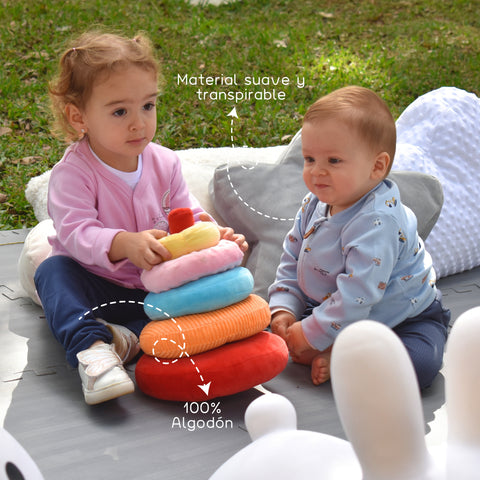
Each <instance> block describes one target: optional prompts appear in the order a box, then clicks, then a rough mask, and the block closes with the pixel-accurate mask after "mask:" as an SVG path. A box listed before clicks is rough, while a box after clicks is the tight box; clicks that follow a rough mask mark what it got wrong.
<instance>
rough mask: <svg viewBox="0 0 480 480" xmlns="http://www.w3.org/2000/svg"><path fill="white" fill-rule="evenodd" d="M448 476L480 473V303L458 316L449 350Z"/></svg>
mask: <svg viewBox="0 0 480 480" xmlns="http://www.w3.org/2000/svg"><path fill="white" fill-rule="evenodd" d="M445 399H446V404H447V415H448V442H447V444H448V450H447V478H448V479H449V480H450V479H452V480H467V479H472V480H473V479H477V478H479V475H480V307H476V308H472V309H471V310H468V311H467V312H465V313H463V314H462V315H460V317H458V319H457V320H456V321H455V323H454V324H453V327H452V331H451V332H450V336H449V338H448V343H447V350H446V354H445Z"/></svg>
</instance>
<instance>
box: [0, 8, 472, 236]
mask: <svg viewBox="0 0 480 480" xmlns="http://www.w3.org/2000/svg"><path fill="white" fill-rule="evenodd" d="M479 11H480V1H479V0H475V1H463V0H458V1H450V2H439V1H438V0H436V1H431V0H409V1H386V0H352V1H341V2H339V1H308V0H307V1H303V0H297V1H286V0H285V1H263V0H251V1H239V2H238V3H234V4H230V5H225V6H221V7H201V6H199V7H192V6H189V5H188V4H187V3H183V2H182V1H179V0H171V1H170V0H167V1H161V0H152V1H150V0H143V1H142V2H132V1H131V0H128V1H126V0H116V1H108V0H95V1H94V0H84V1H74V0H61V1H60V0H52V1H36V0H11V1H6V0H2V1H1V2H0V42H1V48H0V65H2V67H1V69H0V93H1V95H0V172H1V183H0V229H12V228H21V227H23V226H27V227H30V226H32V225H34V224H35V218H34V216H33V213H32V211H31V208H30V207H29V205H28V204H27V202H26V200H25V197H24V193H23V192H24V188H25V185H26V183H27V182H28V180H29V178H31V177H32V176H35V175H38V174H39V173H41V172H43V171H45V170H46V169H48V168H51V166H52V165H53V164H54V163H55V162H56V161H58V160H59V158H60V157H61V155H62V152H63V150H64V148H65V145H64V144H62V142H60V141H59V140H58V139H56V138H54V137H53V136H52V135H51V133H50V120H51V118H50V114H49V107H48V97H47V83H48V81H49V79H50V78H51V77H52V75H53V74H54V72H55V70H56V61H57V57H58V54H59V52H61V51H62V50H63V48H64V45H65V42H66V41H67V40H68V39H69V38H70V37H72V36H76V35H77V34H79V33H80V32H82V31H84V30H86V29H89V28H91V27H94V26H104V27H106V28H109V29H115V30H117V31H120V32H122V33H125V34H127V35H131V36H133V35H134V34H135V33H136V32H137V31H139V30H142V31H144V32H146V33H147V34H148V35H149V36H150V38H151V39H152V40H153V42H154V45H155V46H156V48H157V51H158V56H159V58H160V59H161V61H162V64H163V75H164V78H165V88H164V92H163V95H162V96H161V97H160V99H159V102H158V132H157V137H156V140H157V141H158V142H160V143H162V144H164V145H166V146H168V147H170V148H173V149H185V148H191V147H220V146H230V145H231V139H230V118H231V117H229V116H227V114H228V113H229V112H230V111H231V110H232V108H233V107H234V106H236V110H237V112H238V116H239V119H238V120H236V121H235V141H236V142H237V143H238V145H247V146H252V147H263V146H270V145H279V144H281V143H286V142H288V140H289V137H290V136H291V135H292V134H294V133H295V132H296V131H297V130H298V128H299V126H300V122H301V118H302V115H303V113H304V112H305V109H306V108H307V107H308V105H309V104H311V103H312V102H313V101H314V100H315V99H316V98H318V97H319V96H321V95H323V94H325V93H327V92H329V91H331V90H333V89H335V88H337V87H341V86H343V85H347V84H359V85H364V86H367V87H370V88H372V89H374V90H375V91H377V92H378V93H379V94H380V95H382V96H383V97H384V98H385V100H386V101H387V102H388V103H389V105H390V106H391V109H392V112H393V113H394V116H395V117H397V116H398V115H399V114H400V113H401V112H402V111H403V110H404V109H405V107H406V106H407V105H408V104H410V103H411V102H412V101H413V100H414V99H415V98H417V97H418V96H420V95H422V94H424V93H426V92H428V91H429V90H433V89H436V88H438V87H440V86H445V85H449V86H456V87H459V88H463V89H465V90H468V91H471V92H474V93H476V94H477V95H478V94H480V90H479V89H480V16H479V14H478V12H479ZM208 78H211V79H213V80H207V79H208ZM212 81H213V82H215V83H217V84H214V85H208V84H206V83H208V82H212ZM249 82H250V83H256V84H258V83H259V84H260V85H250V84H249ZM202 83H203V85H202ZM222 83H223V85H222ZM233 83H236V84H233ZM274 83H277V85H274ZM274 90H275V92H274ZM242 96H243V97H242ZM223 97H226V99H224V98H223ZM240 97H242V98H240ZM274 98H275V99H274Z"/></svg>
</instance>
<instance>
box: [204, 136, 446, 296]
mask: <svg viewBox="0 0 480 480" xmlns="http://www.w3.org/2000/svg"><path fill="white" fill-rule="evenodd" d="M302 170H303V155H302V143H301V135H300V132H298V133H297V134H296V135H295V137H294V138H293V139H292V141H291V143H290V145H289V146H288V148H287V149H286V150H285V152H284V153H283V154H282V155H281V156H280V158H279V160H278V162H277V163H276V164H257V165H256V166H255V167H254V168H252V169H246V168H245V167H242V166H237V165H236V166H234V167H229V166H228V165H220V166H219V167H217V168H216V170H215V174H214V177H213V180H212V182H211V183H210V186H209V189H210V195H211V197H212V200H213V203H214V206H215V209H216V211H217V212H218V213H219V214H220V216H221V217H222V218H223V219H224V220H225V224H226V225H229V226H231V227H232V228H233V229H234V230H235V231H237V232H239V233H243V234H244V235H245V237H246V239H247V241H248V243H249V244H250V254H249V257H248V259H247V261H246V267H247V268H248V269H249V270H250V271H251V272H252V274H253V276H254V278H255V286H254V293H256V294H257V295H260V296H261V297H263V298H265V299H266V298H267V289H268V287H269V285H270V284H271V283H272V282H273V280H274V279H275V272H276V269H277V266H278V263H279V261H280V255H281V253H282V244H283V240H284V237H285V235H286V233H287V232H288V231H289V230H290V228H291V227H292V224H293V220H294V218H295V215H296V213H297V210H298V208H299V206H300V204H301V201H302V199H303V197H304V196H305V195H306V193H307V192H308V190H307V187H306V186H305V184H304V183H303V179H302ZM389 177H390V178H391V179H392V180H393V181H394V182H395V183H396V184H397V185H398V187H399V189H400V194H401V198H402V201H403V203H404V204H405V205H407V206H408V207H409V208H411V209H412V210H413V212H414V213H415V215H416V216H417V220H418V231H419V234H420V236H421V237H422V238H423V239H424V240H425V238H426V237H427V236H428V234H429V233H430V231H431V229H432V228H433V226H434V225H435V222H436V221H437V218H438V216H439V215H440V211H441V209H442V204H443V190H442V186H441V184H440V182H439V181H438V180H437V179H436V178H435V177H433V176H431V175H426V174H423V173H417V172H404V171H395V172H391V173H390V175H389Z"/></svg>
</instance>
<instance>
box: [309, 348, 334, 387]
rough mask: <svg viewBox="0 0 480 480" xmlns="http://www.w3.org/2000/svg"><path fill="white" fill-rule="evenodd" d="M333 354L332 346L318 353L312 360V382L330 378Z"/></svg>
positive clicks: (317, 382)
mask: <svg viewBox="0 0 480 480" xmlns="http://www.w3.org/2000/svg"><path fill="white" fill-rule="evenodd" d="M331 356H332V347H330V348H327V349H326V350H324V351H323V352H320V353H318V354H317V355H316V356H315V358H314V359H313V360H312V382H313V384H314V385H320V384H321V383H324V382H326V381H327V380H330V357H331Z"/></svg>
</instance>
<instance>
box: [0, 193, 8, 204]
mask: <svg viewBox="0 0 480 480" xmlns="http://www.w3.org/2000/svg"><path fill="white" fill-rule="evenodd" d="M7 200H8V197H7V195H6V194H5V193H0V203H5V202H6V201H7Z"/></svg>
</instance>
